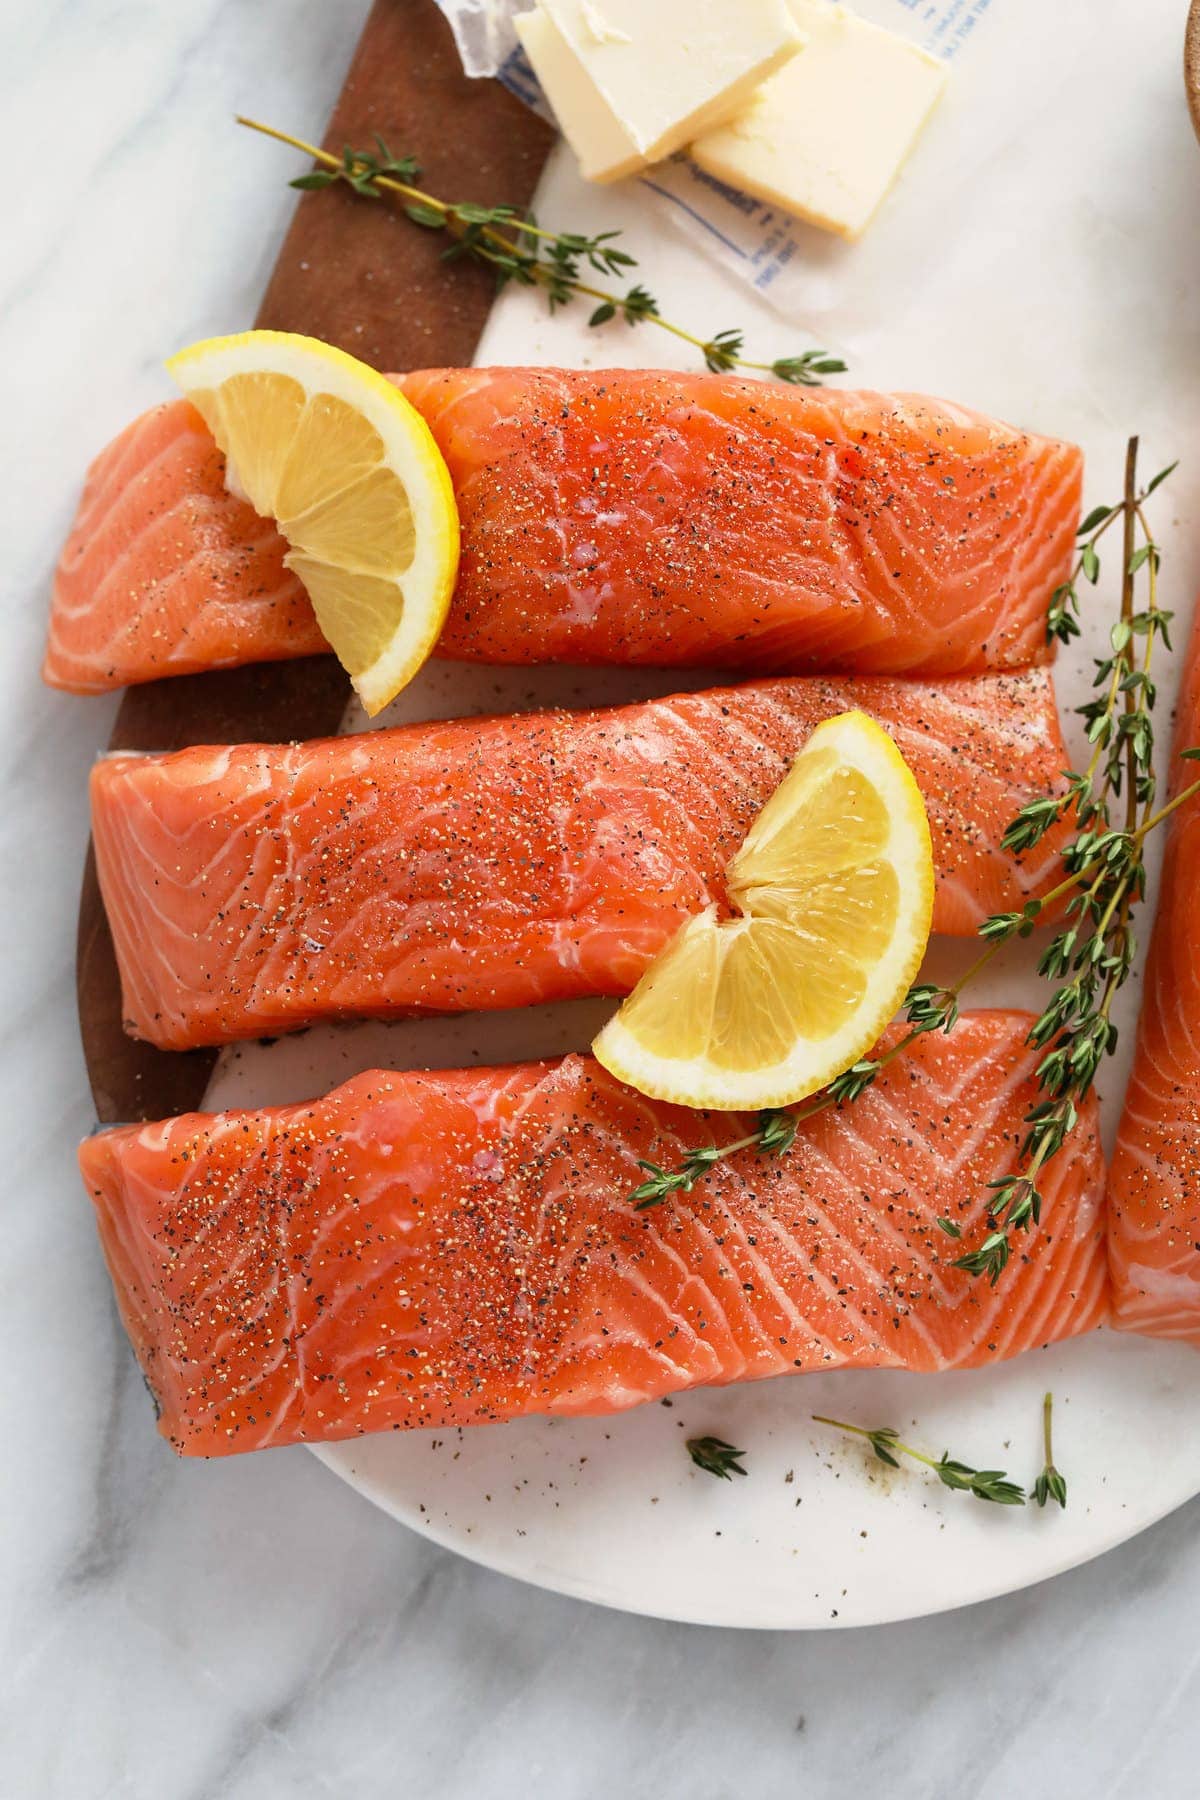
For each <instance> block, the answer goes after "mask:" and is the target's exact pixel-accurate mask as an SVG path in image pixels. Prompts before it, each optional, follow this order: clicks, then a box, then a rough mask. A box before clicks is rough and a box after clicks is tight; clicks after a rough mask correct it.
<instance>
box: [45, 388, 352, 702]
mask: <svg viewBox="0 0 1200 1800" xmlns="http://www.w3.org/2000/svg"><path fill="white" fill-rule="evenodd" d="M286 550H287V545H286V544H285V543H284V541H283V539H282V538H281V537H280V535H279V533H278V532H277V531H276V529H275V526H274V525H273V524H271V523H269V522H268V521H267V520H266V519H260V518H259V516H258V514H257V513H256V512H255V511H254V509H253V508H252V507H251V506H249V505H248V504H247V503H246V501H244V500H238V499H236V498H235V497H234V495H232V494H230V493H227V492H226V489H225V458H224V457H223V456H222V455H221V452H220V451H219V450H218V449H217V446H216V444H215V443H214V442H213V439H212V436H211V435H210V433H209V430H208V427H207V426H206V425H205V423H204V421H203V419H202V418H201V417H200V414H199V413H198V412H197V411H196V410H195V408H194V407H192V406H190V405H189V404H188V402H187V401H186V400H176V401H173V402H172V403H171V404H170V405H168V406H156V407H155V408H154V410H153V412H148V413H144V414H143V415H142V417H141V418H140V419H136V420H135V421H134V423H133V424H132V425H130V426H128V427H127V429H126V430H125V431H123V432H122V433H121V435H120V437H118V438H116V439H114V441H113V442H112V443H111V444H110V445H109V446H108V448H107V449H106V450H103V451H102V452H101V453H100V455H99V456H98V457H97V458H96V460H95V462H94V463H93V464H92V466H91V468H90V469H89V470H88V476H87V482H86V484H85V486H84V490H83V499H82V500H81V501H80V504H79V511H78V513H77V514H76V517H75V523H74V524H73V525H72V527H71V534H70V536H69V537H68V539H67V542H66V545H65V546H64V549H63V553H62V557H61V559H60V561H59V565H58V569H57V571H56V573H55V577H54V600H53V605H52V607H51V612H50V637H49V642H48V644H47V647H46V660H45V664H44V666H43V670H42V673H43V675H44V676H45V679H46V680H47V681H48V682H49V683H50V684H51V685H52V686H53V687H60V688H69V689H70V690H71V692H73V693H76V694H95V693H100V692H101V691H103V690H104V689H106V688H114V687H124V686H125V685H126V683H128V682H131V681H153V680H154V679H155V678H156V677H158V676H160V675H190V674H192V673H194V672H195V671H197V670H200V669H218V668H227V667H230V666H232V665H234V664H237V663H247V662H273V661H276V660H278V659H279V658H282V657H292V656H314V655H316V654H317V653H318V652H319V651H323V650H327V649H328V645H327V644H326V642H325V639H324V638H323V637H322V635H321V633H320V631H319V630H318V629H317V621H316V619H315V618H314V617H313V611H312V607H311V606H310V605H309V603H308V595H307V594H306V593H305V591H304V589H303V588H302V587H301V586H300V583H299V582H298V581H297V579H296V577H295V576H294V575H293V574H292V572H291V570H290V569H286V568H285V567H284V564H283V558H284V554H285V552H286Z"/></svg>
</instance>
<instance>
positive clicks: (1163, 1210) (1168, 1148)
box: [1108, 628, 1200, 1349]
mask: <svg viewBox="0 0 1200 1800" xmlns="http://www.w3.org/2000/svg"><path fill="white" fill-rule="evenodd" d="M1197 743H1200V628H1198V629H1197V631H1196V632H1195V633H1194V634H1193V637H1192V642H1191V646H1190V649H1189V651H1188V661H1187V666H1186V671H1185V675H1184V686H1183V692H1182V694H1181V696H1180V701H1179V712H1178V717H1177V722H1176V727H1175V747H1176V750H1177V751H1180V750H1185V749H1188V748H1190V747H1191V746H1193V745H1195V744H1197ZM1174 767H1175V771H1176V778H1175V784H1174V785H1175V788H1176V789H1178V788H1180V787H1184V786H1186V785H1187V784H1188V783H1189V782H1191V781H1192V780H1194V779H1195V776H1196V774H1197V773H1198V770H1197V765H1196V764H1195V763H1194V762H1176V763H1175V765H1174ZM1167 831H1168V837H1167V845H1166V852H1165V858H1164V862H1163V872H1162V886H1161V890H1160V895H1159V901H1158V913H1157V916H1156V918H1155V921H1154V931H1153V935H1152V937H1151V939H1150V953H1149V956H1148V958H1147V962H1146V974H1145V980H1144V982H1143V986H1142V1010H1141V1016H1140V1018H1139V1020H1138V1033H1137V1045H1136V1048H1135V1050H1134V1059H1133V1073H1132V1075H1131V1076H1130V1080H1129V1087H1128V1089H1127V1091H1126V1095H1125V1107H1124V1111H1123V1112H1122V1114H1121V1123H1120V1126H1119V1129H1118V1132H1117V1147H1116V1151H1115V1154H1114V1156H1113V1161H1112V1169H1111V1171H1110V1175H1109V1228H1108V1229H1109V1259H1110V1262H1111V1265H1112V1278H1113V1296H1114V1302H1115V1317H1114V1324H1116V1325H1118V1326H1120V1327H1121V1328H1122V1329H1124V1330H1126V1331H1140V1332H1145V1333H1147V1334H1148V1335H1149V1336H1151V1337H1171V1338H1186V1339H1188V1340H1189V1341H1190V1342H1191V1343H1193V1344H1195V1345H1196V1347H1197V1349H1200V902H1198V899H1197V895H1198V894H1200V803H1198V801H1197V800H1194V799H1193V800H1189V801H1188V802H1187V803H1186V804H1185V805H1184V806H1183V807H1181V808H1180V810H1179V812H1177V813H1176V814H1175V816H1174V818H1173V819H1172V820H1171V822H1170V825H1169V826H1168V827H1167Z"/></svg>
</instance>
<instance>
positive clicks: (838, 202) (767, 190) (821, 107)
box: [692, 0, 947, 238]
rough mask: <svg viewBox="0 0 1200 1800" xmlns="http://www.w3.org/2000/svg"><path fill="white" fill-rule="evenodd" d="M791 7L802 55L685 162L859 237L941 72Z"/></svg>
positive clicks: (849, 21) (850, 23)
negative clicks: (801, 40)
mask: <svg viewBox="0 0 1200 1800" xmlns="http://www.w3.org/2000/svg"><path fill="white" fill-rule="evenodd" d="M790 3H791V11H792V15H793V17H794V19H795V21H796V24H797V25H798V27H799V29H800V30H801V31H802V33H803V34H804V37H805V39H806V40H807V41H806V43H805V47H804V49H803V50H802V51H801V52H800V54H799V55H798V56H796V57H793V59H792V60H791V61H790V62H789V63H788V64H787V65H786V66H785V67H784V68H783V69H781V70H780V71H779V73H778V74H777V75H774V76H773V77H772V78H771V80H770V81H768V82H766V83H765V84H764V85H763V87H762V88H761V89H760V90H759V92H758V93H757V94H756V95H755V97H754V99H753V100H752V101H751V102H750V104H749V105H748V106H747V107H746V109H745V111H744V112H742V113H740V114H739V115H738V117H737V118H736V119H734V120H733V121H732V122H730V123H728V124H726V125H724V126H723V127H721V128H720V129H718V130H715V131H710V132H707V133H705V134H704V135H702V136H700V137H698V138H697V140H696V141H695V143H693V145H692V156H693V157H694V158H695V160H696V162H697V163H698V164H699V165H700V167H701V168H702V169H705V170H707V172H708V173H709V174H710V175H715V176H716V177H717V178H718V179H719V180H721V181H726V182H728V183H729V184H730V186H732V187H738V188H742V189H743V190H744V191H745V192H746V193H748V194H754V195H755V196H756V197H757V198H758V199H760V200H765V201H767V202H768V203H769V204H771V205H774V206H778V207H780V208H782V210H783V211H784V212H789V213H793V214H795V215H796V216H797V217H798V218H801V219H808V220H809V221H811V223H812V224H814V225H820V226H822V227H824V229H825V230H826V231H836V232H837V233H839V235H840V236H842V237H847V238H856V237H858V236H859V235H860V233H861V232H862V231H863V230H864V229H865V227H866V226H867V224H868V223H869V222H870V219H871V217H872V215H873V214H874V212H875V211H876V209H877V207H878V206H879V203H880V201H881V200H882V199H883V197H884V195H885V194H886V193H887V191H888V189H889V188H890V187H891V185H892V183H893V181H894V180H895V178H896V176H897V174H898V173H899V171H900V168H901V165H902V164H903V162H904V160H905V158H906V157H907V156H908V154H909V151H910V150H911V149H912V147H913V144H914V143H915V142H916V139H917V137H918V135H919V133H920V131H921V127H922V126H923V125H924V123H925V121H926V119H927V118H928V117H929V115H930V113H931V112H932V111H933V108H934V107H935V106H936V104H937V101H938V98H939V96H940V94H941V92H942V89H943V87H944V86H945V84H946V74H947V70H946V65H945V63H943V62H941V61H940V60H939V59H938V58H937V57H936V56H930V55H929V54H928V52H927V51H925V50H921V49H919V48H918V47H917V45H916V44H913V43H910V42H909V40H908V39H907V38H902V37H897V36H896V35H895V34H894V33H893V32H890V31H884V30H883V29H882V27H880V26H878V25H869V24H868V23H867V22H866V20H865V19H860V18H857V17H855V15H854V14H853V13H851V12H849V11H848V10H847V9H846V7H844V6H841V5H833V4H830V0H790Z"/></svg>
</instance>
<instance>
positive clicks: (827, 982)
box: [592, 712, 933, 1111]
mask: <svg viewBox="0 0 1200 1800" xmlns="http://www.w3.org/2000/svg"><path fill="white" fill-rule="evenodd" d="M725 885H726V891H727V893H728V896H729V901H730V904H731V906H732V907H733V908H734V909H735V910H736V912H737V914H738V916H737V917H735V918H732V919H725V920H719V919H718V917H717V909H716V908H715V907H710V908H709V909H708V911H707V912H704V913H701V914H700V915H699V916H698V917H697V918H694V919H691V920H690V921H689V922H688V923H687V924H686V925H685V926H683V927H682V929H681V930H680V931H679V932H678V933H677V934H676V936H675V937H674V938H673V939H672V941H671V942H670V943H669V944H668V945H667V947H666V949H665V950H664V951H663V952H662V953H661V955H660V956H658V957H657V958H656V959H655V961H654V962H653V963H652V964H651V965H650V967H649V969H647V971H646V973H645V974H644V975H643V976H642V979H641V980H640V981H639V983H638V985H637V987H636V988H635V989H634V990H633V993H632V994H631V995H630V996H629V998H628V1000H626V1001H625V1003H624V1004H623V1005H622V1007H621V1008H620V1010H619V1011H618V1012H617V1013H616V1015H615V1016H614V1017H613V1018H612V1019H610V1020H609V1022H608V1024H607V1025H606V1026H605V1027H604V1029H603V1031H602V1032H601V1033H600V1035H599V1037H598V1038H597V1039H596V1041H595V1043H594V1044H593V1046H592V1049H593V1051H594V1052H595V1054H596V1056H597V1057H598V1058H599V1060H600V1061H601V1062H602V1063H603V1064H604V1066H605V1068H606V1069H608V1070H609V1071H610V1072H611V1073H612V1074H613V1075H615V1076H617V1078H618V1080H621V1081H624V1082H627V1083H628V1084H629V1085H630V1086H631V1087H635V1088H638V1089H640V1091H641V1092H642V1093H644V1094H649V1095H651V1096H652V1097H653V1098H654V1099H656V1100H670V1101H674V1102H676V1103H677V1104H678V1105H681V1106H694V1107H712V1108H717V1109H720V1110H723V1111H743V1110H745V1111H753V1110H755V1109H757V1108H760V1107H768V1106H788V1105H790V1104H792V1103H793V1102H794V1101H797V1100H802V1099H804V1097H805V1096H806V1095H807V1094H812V1093H815V1092H816V1090H817V1089H818V1088H821V1087H824V1086H825V1084H826V1083H827V1082H829V1081H832V1080H833V1078H834V1076H835V1075H838V1074H840V1073H841V1071H842V1070H843V1069H846V1068H849V1066H850V1065H851V1063H854V1062H857V1060H858V1059H859V1057H860V1056H862V1055H864V1054H865V1052H866V1051H867V1050H869V1049H870V1047H871V1045H872V1044H873V1043H874V1042H875V1040H876V1039H877V1038H878V1037H879V1035H880V1033H881V1032H882V1031H883V1029H884V1027H885V1026H886V1025H887V1023H888V1021H889V1020H890V1019H891V1018H892V1017H893V1015H894V1014H895V1012H896V1010H897V1008H898V1007H899V1005H900V1003H901V1001H902V1000H903V998H904V995H905V994H906V992H907V991H908V988H909V986H910V985H911V983H912V980H913V977H914V976H915V975H916V973H917V970H918V968H919V967H920V963H921V958H922V956H923V954H924V951H925V944H926V940H927V939H928V937H929V925H930V920H931V917H932V913H933V854H932V849H931V845H930V840H929V823H928V820H927V819H926V817H925V805H924V802H923V801H922V799H921V794H920V791H919V789H918V787H917V784H916V782H915V781H914V780H913V777H912V773H911V771H910V769H909V767H908V765H907V763H906V762H905V761H904V758H903V757H902V756H901V754H900V752H899V751H898V750H897V748H896V746H895V744H893V742H892V740H891V738H890V737H889V736H888V735H887V733H886V732H885V731H883V730H882V729H881V728H880V727H879V726H878V725H876V724H875V722H874V720H872V719H869V718H868V717H867V715H866V714H865V713H861V712H847V713H841V714H839V716H838V717H837V718H834V719H827V720H826V721H825V722H824V723H823V724H821V725H819V726H818V727H817V729H816V730H815V731H814V732H813V734H812V736H811V738H810V739H809V740H808V742H807V744H806V745H805V747H804V749H803V750H802V751H801V752H800V754H799V755H798V756H797V757H796V760H795V761H794V763H793V764H792V767H791V769H790V771H789V772H788V774H787V775H786V776H785V777H784V779H783V781H782V782H781V783H780V785H779V787H778V788H776V790H775V792H774V793H773V794H772V796H771V798H770V799H769V800H768V801H767V803H766V805H765V806H764V807H763V809H762V811H761V812H760V813H759V815H758V817H757V819H756V820H755V821H754V824H753V825H752V826H751V828H750V832H749V835H748V836H747V838H746V840H745V842H744V843H743V845H742V847H741V849H740V850H739V851H738V853H737V855H736V856H735V857H734V858H733V861H732V862H731V863H730V865H729V867H728V869H727V871H726V877H725Z"/></svg>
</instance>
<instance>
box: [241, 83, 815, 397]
mask: <svg viewBox="0 0 1200 1800" xmlns="http://www.w3.org/2000/svg"><path fill="white" fill-rule="evenodd" d="M235 117H236V121H237V123H238V124H239V125H243V126H245V127H246V128H247V130H249V131H257V132H259V133H261V134H262V136H263V137H268V138H273V139H274V140H275V142H276V143H279V144H286V145H288V146H289V147H290V148H291V149H293V150H299V151H300V152H302V154H303V155H305V156H308V157H311V158H312V160H313V162H314V163H316V164H317V165H318V169H317V171H314V172H313V173H312V174H310V175H302V176H300V177H299V179H298V180H297V181H294V182H293V183H292V186H293V187H304V188H311V187H329V186H331V185H332V184H333V183H334V182H335V181H344V182H345V183H346V184H347V185H348V186H349V187H351V188H352V189H353V191H354V192H355V193H357V194H360V195H365V196H367V197H378V195H379V193H380V192H384V193H388V194H395V195H397V196H398V197H399V198H400V199H401V200H403V201H404V202H405V203H406V204H405V209H404V210H405V212H406V213H407V215H408V217H409V218H410V219H411V220H412V221H413V223H414V224H416V225H419V226H422V227H424V228H425V229H427V230H444V231H446V232H448V233H449V235H450V236H451V238H452V239H453V240H454V241H453V243H452V245H451V247H450V249H448V250H447V251H446V252H445V255H446V256H447V258H454V257H457V256H468V257H470V258H472V259H473V260H474V261H476V262H482V263H485V264H486V265H488V266H489V267H490V268H492V269H494V270H495V272H496V276H497V278H498V279H499V280H500V281H501V282H504V281H509V280H516V281H519V282H521V283H523V284H524V285H526V286H536V287H540V288H541V289H542V290H543V292H544V293H545V295H546V298H547V301H548V302H549V305H550V308H551V311H553V310H554V308H555V307H556V306H561V305H565V304H566V302H567V301H568V300H571V299H573V298H579V297H583V298H586V299H590V300H596V301H599V303H600V304H599V305H598V306H597V307H596V309H595V311H594V312H593V313H592V316H591V318H590V319H589V321H588V323H589V324H590V325H593V326H598V325H604V324H607V322H608V321H609V320H610V319H613V318H616V317H617V316H620V317H621V318H623V319H624V320H625V322H626V323H627V324H629V325H636V324H640V323H641V322H642V321H643V320H646V321H648V322H649V323H650V324H652V325H657V326H658V328H659V330H660V331H666V332H669V333H670V335H671V336H672V337H674V338H678V339H679V340H680V341H681V342H682V343H685V344H690V345H691V346H692V347H693V349H695V350H698V351H699V352H700V354H701V356H702V357H703V358H704V363H705V367H706V368H708V369H710V370H713V371H714V372H720V371H723V370H729V369H748V370H753V371H754V372H755V373H757V374H762V375H769V376H773V377H774V378H775V379H776V380H778V381H785V382H790V383H792V384H794V385H800V386H804V387H817V386H819V385H820V384H821V380H822V378H823V377H824V376H826V375H837V374H842V373H843V372H844V370H845V367H846V365H845V363H843V362H842V361H841V360H840V359H839V358H837V357H833V356H829V355H827V354H826V353H825V352H824V351H823V350H806V351H804V352H802V353H801V354H800V355H798V356H782V357H776V358H775V360H774V361H773V362H759V361H756V360H755V359H753V358H751V357H747V356H743V355H742V348H743V343H744V337H743V334H742V332H740V331H718V332H715V333H714V334H713V336H712V337H710V338H703V337H700V336H699V335H698V334H697V333H696V332H693V331H688V330H687V329H686V327H684V326H682V325H678V324H676V323H675V321H674V320H673V319H666V318H664V317H663V315H662V314H661V313H660V312H659V310H658V302H657V301H656V300H655V298H654V296H653V294H651V293H649V292H648V291H647V289H646V288H644V287H642V286H641V285H640V284H639V285H637V286H634V287H632V288H630V289H629V290H628V291H627V292H626V293H624V294H618V293H614V292H613V291H612V290H611V289H609V288H605V287H599V286H597V285H596V284H595V282H592V281H589V280H586V279H584V278H583V277H582V276H581V275H580V273H579V271H580V267H581V265H583V264H587V265H589V266H590V267H591V268H592V269H594V270H596V271H597V272H599V273H601V274H617V273H619V272H620V271H621V270H622V269H626V268H634V267H636V258H634V257H633V256H631V255H630V254H629V252H628V251H626V250H623V249H619V248H618V247H617V246H616V244H615V243H614V242H613V240H614V239H615V238H617V237H619V236H620V233H619V232H616V231H606V232H600V233H598V234H595V235H593V236H591V237H588V236H585V235H583V234H580V233H577V232H564V231H550V230H548V229H547V228H546V227H545V226H542V225H539V224H538V223H537V221H536V220H534V219H532V218H530V217H528V216H527V215H523V214H519V213H518V212H517V211H516V209H515V208H513V207H510V206H492V207H486V206H478V205H475V204H474V203H471V202H466V201H449V200H443V199H441V198H440V196H439V195H437V194H431V193H429V192H428V191H427V190H426V189H425V188H422V187H418V186H417V179H418V177H419V175H420V169H419V167H418V165H417V163H416V161H415V159H414V158H413V157H411V156H408V157H402V158H396V157H393V156H392V154H391V152H390V151H389V150H388V148H387V145H386V144H384V143H383V141H382V139H379V140H377V141H378V143H379V150H380V155H379V156H375V155H372V154H368V153H366V152H361V151H354V150H351V149H350V148H349V147H347V148H346V150H345V151H344V152H343V154H342V156H341V157H340V158H339V157H337V156H333V155H331V154H330V152H329V151H327V150H322V149H321V148H320V146H319V145H317V144H310V143H309V142H308V141H307V140H306V139H305V138H301V137H295V136H293V135H292V133H291V132H289V131H280V130H279V129H278V128H277V127H276V126H274V125H266V124H264V123H263V122H262V120H261V119H251V118H248V117H246V115H245V114H243V113H238V114H236V115H235Z"/></svg>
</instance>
